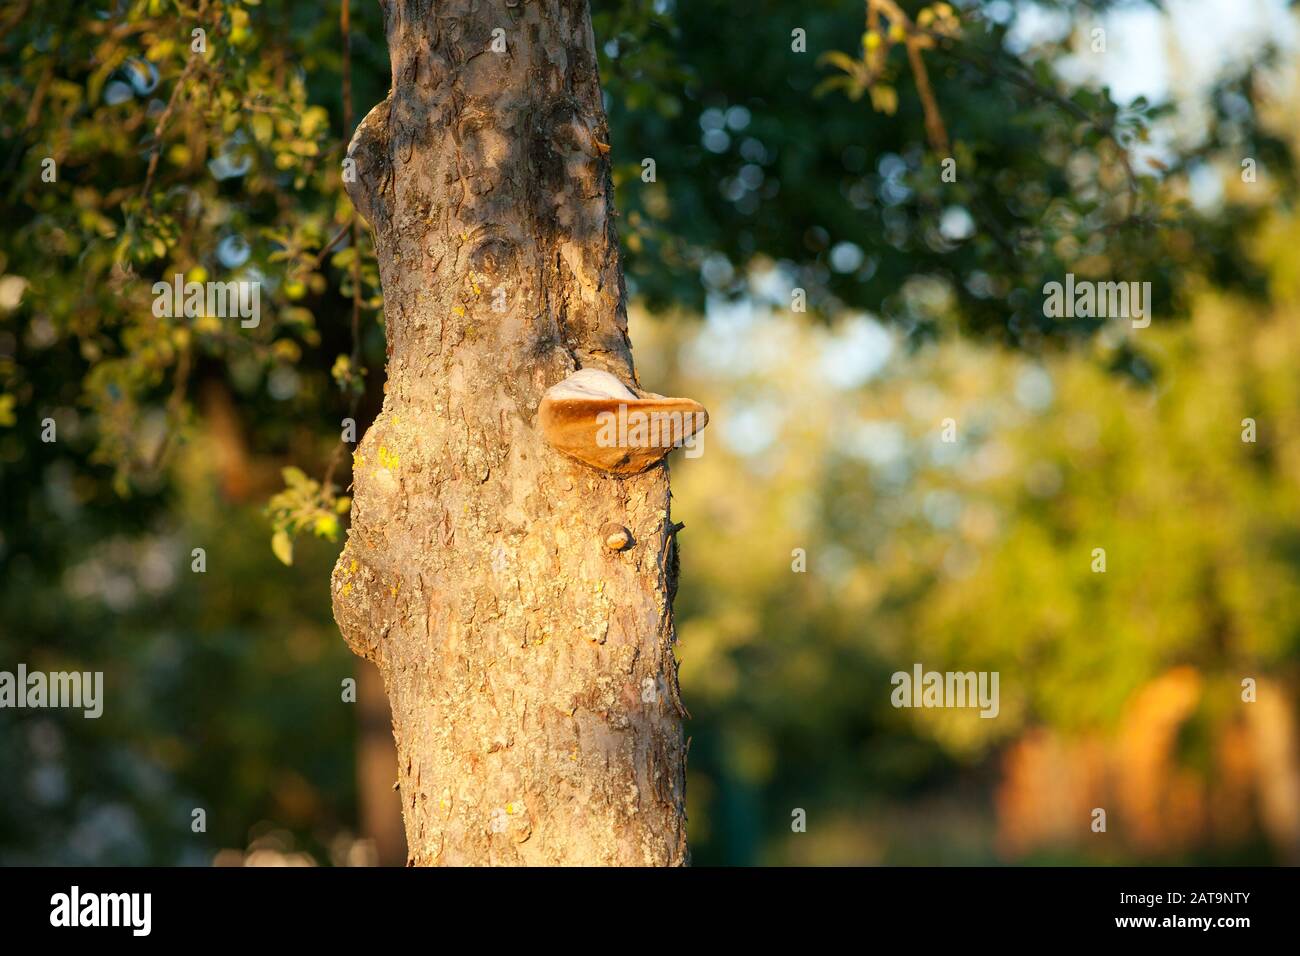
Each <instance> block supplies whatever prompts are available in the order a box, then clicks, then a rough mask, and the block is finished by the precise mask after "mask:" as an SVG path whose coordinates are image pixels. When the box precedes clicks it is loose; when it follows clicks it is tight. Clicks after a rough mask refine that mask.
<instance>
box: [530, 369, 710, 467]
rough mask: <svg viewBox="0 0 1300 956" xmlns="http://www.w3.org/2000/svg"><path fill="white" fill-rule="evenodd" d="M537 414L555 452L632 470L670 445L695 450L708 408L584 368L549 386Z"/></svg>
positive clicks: (653, 460) (689, 452)
mask: <svg viewBox="0 0 1300 956" xmlns="http://www.w3.org/2000/svg"><path fill="white" fill-rule="evenodd" d="M537 419H538V423H539V425H540V426H541V429H542V434H543V435H544V436H545V438H546V441H547V444H549V445H550V446H551V447H552V448H554V449H555V450H556V451H559V452H561V453H563V454H565V455H568V456H569V457H570V458H574V459H576V460H578V461H580V462H582V463H583V464H585V465H590V466H591V467H592V468H596V469H599V470H600V471H605V472H609V473H611V474H615V475H635V474H637V473H639V472H642V471H645V470H646V469H647V468H649V467H651V466H652V465H654V464H657V463H658V462H659V461H661V460H662V459H663V458H664V456H665V455H667V454H668V453H669V452H670V451H672V450H673V449H674V448H678V447H682V448H685V449H687V452H686V454H687V456H688V457H694V455H693V454H692V453H693V452H694V453H695V454H698V453H699V450H700V446H699V443H698V440H697V436H698V435H699V433H700V431H701V430H702V429H703V428H704V426H705V425H707V424H708V423H709V413H708V412H707V411H706V410H705V408H704V406H703V405H701V404H700V403H699V402H696V401H693V400H692V399H689V398H667V397H665V396H663V395H655V394H653V393H646V395H645V396H644V397H638V396H637V395H636V394H634V393H633V392H632V390H631V389H629V388H628V387H627V386H626V385H624V384H623V383H622V382H621V381H619V380H618V379H617V378H616V377H615V376H613V375H611V374H610V373H609V372H606V371H603V370H602V369H596V368H584V369H579V370H578V371H576V372H574V373H573V374H572V375H570V376H569V377H568V378H566V379H564V380H563V381H561V382H558V383H556V384H555V385H552V386H551V387H550V388H549V389H547V391H546V394H545V395H544V396H542V401H541V405H540V407H539V408H538V411H537Z"/></svg>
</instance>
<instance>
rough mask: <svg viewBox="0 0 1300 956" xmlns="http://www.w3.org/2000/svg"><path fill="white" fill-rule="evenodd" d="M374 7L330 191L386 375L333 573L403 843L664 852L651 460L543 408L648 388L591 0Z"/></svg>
mask: <svg viewBox="0 0 1300 956" xmlns="http://www.w3.org/2000/svg"><path fill="white" fill-rule="evenodd" d="M383 6H384V11H385V17H386V25H387V35H388V47H389V51H390V55H391V59H392V74H393V75H392V83H393V88H392V91H391V92H390V93H389V96H388V98H387V99H386V100H385V101H384V102H382V103H380V104H379V105H378V106H377V107H375V109H373V110H372V111H371V112H370V114H369V115H368V116H366V118H365V119H364V120H363V121H362V122H361V124H360V125H359V126H358V128H357V131H356V134H355V136H354V137H353V141H352V144H351V147H350V149H349V154H350V155H351V156H352V157H353V159H354V160H355V161H356V169H357V176H356V180H357V181H356V182H355V183H352V184H349V186H348V189H349V194H350V195H351V197H352V199H353V202H354V203H355V204H356V206H357V208H358V210H359V211H360V212H361V214H362V215H364V216H365V218H366V219H367V220H368V221H369V223H370V224H371V227H372V229H373V231H374V236H375V244H376V249H377V255H378V259H379V266H380V276H381V280H382V282H383V289H384V301H385V317H386V323H387V336H388V369H387V384H386V386H385V400H384V407H383V411H382V413H381V414H380V415H379V417H378V419H377V420H376V421H375V423H374V425H373V426H372V427H371V428H370V429H369V431H367V433H366V434H365V436H364V438H363V439H362V441H361V443H360V445H359V446H358V449H357V452H356V454H355V457H354V468H353V496H354V497H353V506H352V528H351V531H350V533H349V537H348V542H347V545H346V547H345V548H344V551H343V554H342V555H341V556H340V558H339V561H338V564H337V566H336V567H335V569H334V575H333V581H332V591H333V600H334V614H335V618H336V619H337V621H338V623H339V627H340V629H341V630H342V632H343V635H344V637H345V638H346V639H347V641H348V643H349V644H350V646H351V647H352V649H353V650H354V651H356V653H358V654H360V655H362V656H364V657H366V658H367V659H369V660H372V661H374V662H375V663H376V664H377V665H378V667H379V670H380V672H381V674H382V675H383V678H384V684H385V687H386V689H387V693H388V696H389V699H390V701H391V704H392V710H393V730H394V735H395V737H396V740H397V748H398V774H399V782H400V784H401V795H402V811H403V815H404V818H405V823H406V836H407V844H408V847H409V853H410V862H411V863H413V864H447V865H460V864H489V863H490V864H637V865H668V864H681V863H684V862H686V859H687V849H686V835H685V800H684V787H685V746H684V743H683V739H682V727H681V718H682V716H683V714H684V710H683V708H682V705H681V702H680V698H679V696H678V689H677V667H676V662H675V659H674V656H673V620H672V594H673V591H674V590H675V586H676V553H675V547H676V545H675V529H674V525H673V523H672V520H671V518H670V516H669V497H670V496H669V489H668V474H667V468H666V467H665V466H657V467H655V468H652V469H651V470H650V471H648V472H646V473H645V474H642V475H637V476H634V477H630V478H617V477H613V476H610V475H606V474H603V473H601V472H599V471H596V470H593V469H591V468H589V467H586V466H583V465H580V464H577V463H575V462H573V461H570V460H569V459H567V458H565V457H563V456H561V455H559V454H557V453H556V452H555V451H553V450H552V449H551V448H549V447H548V446H547V445H546V444H545V443H544V442H543V440H542V436H541V434H540V432H539V431H538V429H537V427H536V416H537V406H538V403H539V401H540V399H541V397H542V393H543V392H544V391H545V390H546V388H547V387H549V386H550V385H553V384H554V383H555V382H557V381H559V380H561V379H562V378H564V377H565V376H567V375H568V374H569V373H570V372H572V371H574V370H575V369H577V368H584V367H597V368H602V369H605V370H606V371H609V372H611V373H612V374H614V375H616V376H617V377H619V378H620V379H621V380H622V381H623V382H625V383H626V384H627V385H628V386H629V387H631V388H632V389H633V390H634V391H636V392H637V393H638V394H644V393H643V392H642V391H641V389H640V388H639V383H637V381H636V378H635V373H634V371H633V367H632V356H631V351H630V345H629V342H628V338H627V315H626V308H625V303H624V288H623V281H622V272H621V268H620V264H619V253H618V241H617V236H616V233H615V229H614V224H613V220H612V217H613V215H614V212H613V205H612V187H611V183H610V176H609V163H608V160H607V158H606V155H605V154H606V152H607V148H606V146H605V144H606V143H608V133H607V127H606V119H605V113H604V107H603V105H602V102H601V94H600V85H599V79H598V76H597V72H596V58H595V47H594V41H593V37H592V34H591V23H590V14H589V12H588V9H587V3H586V2H585V0H545V2H538V0H529V2H525V0H493V2H485V0H445V2H429V0H423V2H420V0H389V2H387V3H385V4H383ZM498 28H499V29H500V30H502V31H504V34H503V35H504V41H505V44H506V51H505V52H494V51H493V49H492V44H493V31H494V30H496V29H498ZM498 36H501V34H498ZM498 290H503V291H498ZM503 295H504V300H503ZM503 301H504V311H497V310H496V309H494V305H495V306H497V307H500V306H501V305H502V304H503ZM611 522H614V523H617V524H619V525H622V526H624V527H626V528H628V529H629V530H630V531H631V533H632V537H633V539H634V541H633V544H632V545H631V546H630V547H628V548H627V549H626V550H623V551H614V550H612V549H610V548H609V547H607V546H606V545H605V544H604V537H605V536H604V535H602V532H601V529H602V527H603V526H606V525H607V524H609V523H611Z"/></svg>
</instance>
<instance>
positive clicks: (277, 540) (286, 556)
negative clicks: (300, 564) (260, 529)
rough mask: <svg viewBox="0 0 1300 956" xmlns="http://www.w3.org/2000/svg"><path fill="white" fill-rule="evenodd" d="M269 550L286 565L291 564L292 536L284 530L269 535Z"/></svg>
mask: <svg viewBox="0 0 1300 956" xmlns="http://www.w3.org/2000/svg"><path fill="white" fill-rule="evenodd" d="M271 551H272V552H274V554H275V556H276V557H277V558H279V559H280V561H281V563H283V564H286V565H291V564H293V538H291V537H289V534H288V532H286V531H277V532H276V533H275V534H273V535H271Z"/></svg>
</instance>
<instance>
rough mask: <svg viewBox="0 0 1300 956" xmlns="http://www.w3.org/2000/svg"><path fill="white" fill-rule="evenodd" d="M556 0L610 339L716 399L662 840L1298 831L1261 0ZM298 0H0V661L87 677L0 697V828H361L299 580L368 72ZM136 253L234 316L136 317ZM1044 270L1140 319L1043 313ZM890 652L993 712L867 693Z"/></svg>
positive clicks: (1151, 837)
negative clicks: (990, 692)
mask: <svg viewBox="0 0 1300 956" xmlns="http://www.w3.org/2000/svg"><path fill="white" fill-rule="evenodd" d="M592 6H593V20H594V27H595V35H596V38H597V45H598V47H599V54H600V67H601V73H602V80H603V81H604V84H605V87H606V91H607V106H608V109H609V112H610V119H611V127H612V131H611V139H612V143H611V145H612V150H613V151H612V158H613V160H614V173H615V184H616V192H617V200H618V207H619V209H620V213H621V218H620V228H621V231H622V238H623V244H624V251H625V264H626V270H627V276H628V286H629V292H630V295H631V304H632V320H631V321H632V337H633V341H634V344H635V346H636V354H637V360H638V368H639V371H640V375H641V379H642V382H643V383H644V384H645V385H647V386H648V387H650V388H653V389H654V390H656V391H660V392H663V393H668V394H686V395H691V396H694V397H697V398H699V399H700V400H701V401H703V402H704V403H705V404H706V406H707V407H709V408H710V410H711V412H712V418H713V425H712V426H711V428H710V429H709V430H708V431H707V432H706V433H705V449H706V451H705V453H704V454H703V456H702V457H700V458H698V459H696V460H690V461H682V460H681V457H680V456H679V455H678V456H674V463H673V466H672V467H673V480H674V491H675V495H676V498H677V501H676V506H675V507H676V510H675V516H676V517H677V518H678V520H683V521H685V522H686V530H685V531H684V532H683V533H682V536H681V538H680V540H681V544H682V548H683V554H682V561H683V578H682V583H681V589H680V592H679V595H678V602H677V603H678V624H679V637H680V649H679V651H680V654H679V656H680V659H681V662H682V670H681V679H682V685H683V693H684V697H685V700H686V702H687V705H688V707H689V708H690V710H691V712H692V717H691V719H690V720H689V721H688V724H687V733H688V734H689V735H690V736H691V738H692V744H691V751H690V771H689V772H690V778H689V786H688V792H689V801H690V806H689V812H690V823H691V834H692V846H693V853H694V856H695V859H696V861H697V862H699V863H727V864H755V863H775V864H785V863H811V864H828V863H987V862H1051V863H1056V862H1082V863H1240V862H1257V863H1280V862H1289V863H1296V862H1300V731H1298V730H1297V723H1296V722H1297V717H1298V715H1297V708H1296V701H1297V694H1296V691H1297V687H1298V686H1300V601H1298V600H1297V598H1298V597H1300V499H1298V498H1297V495H1296V494H1295V488H1296V484H1297V479H1298V478H1300V376H1298V375H1297V373H1296V370H1297V368H1300V259H1298V258H1297V256H1296V254H1295V249H1296V248H1297V247H1298V246H1300V215H1297V211H1296V209H1295V199H1296V195H1297V186H1296V180H1295V161H1296V158H1297V156H1300V75H1298V73H1297V70H1296V63H1297V60H1296V49H1297V32H1298V27H1297V20H1296V14H1295V12H1294V10H1292V9H1291V7H1292V5H1291V4H1288V3H1286V2H1284V0H1240V2H1226V0H1224V2H1220V0H1185V2H1173V0H1171V2H1168V3H1146V2H1134V3H1125V2H1117V3H1112V2H1090V3H1085V2H1071V0H1057V2H1050V0H1044V2H1037V3H1034V2H1011V0H968V2H964V3H960V2H959V3H952V4H935V3H920V2H916V3H903V4H902V7H903V9H904V10H906V11H907V13H908V15H909V17H910V18H911V19H910V21H909V22H910V23H911V24H912V25H913V28H914V32H913V33H912V34H906V33H904V34H899V33H898V32H896V31H891V29H890V27H891V25H890V24H889V22H888V20H887V19H885V20H884V21H881V20H879V18H878V17H877V19H876V20H875V21H873V19H872V18H871V14H870V13H869V10H870V9H871V8H872V7H873V6H875V5H874V4H870V3H869V4H867V5H866V8H865V9H864V5H863V4H860V3H850V2H843V0H811V2H805V3H800V4H792V3H789V2H777V0H771V2H767V0H745V2H742V0H695V2H692V3H691V4H680V3H674V2H672V0H596V2H593V4H592ZM927 11H928V14H927ZM340 13H341V9H340V3H339V2H338V0H332V2H329V3H325V4H307V3H302V2H289V0H262V2H260V3H258V2H248V0H244V2H239V0H197V2H192V3H191V2H176V0H134V2H132V0H99V2H97V3H89V4H88V3H85V2H80V0H76V2H74V0H49V2H44V3H33V2H29V0H16V2H14V3H12V4H10V5H9V6H7V7H6V9H5V10H4V11H3V12H2V13H0V63H2V64H3V72H2V73H0V164H3V166H4V169H5V176H4V178H3V181H0V192H3V195H4V211H5V229H4V236H3V239H2V240H0V670H13V669H14V668H15V667H16V666H17V664H18V663H19V662H22V663H26V664H27V666H28V667H29V668H31V669H40V670H48V671H56V670H68V669H78V670H102V671H104V673H105V684H106V697H107V703H106V706H105V708H104V715H103V717H102V718H100V719H98V720H84V719H82V718H81V717H80V714H79V713H78V712H75V711H53V710H49V711H14V710H3V711H0V863H10V864H12V863H31V862H68V863H118V864H144V863H154V864H194V865H208V864H211V863H219V864H241V863H247V864H261V863H267V864H308V865H310V864H324V865H328V864H335V865H356V864H367V863H375V862H400V861H401V860H402V859H403V849H402V846H401V833H400V821H398V820H397V806H398V803H397V798H396V795H395V794H394V793H393V792H392V782H393V779H394V776H395V775H394V773H393V767H392V754H391V740H390V735H389V730H388V726H387V717H386V711H385V704H384V701H383V695H382V690H381V688H379V687H378V686H377V681H376V680H375V678H374V675H373V673H371V672H369V671H368V669H366V668H368V665H364V664H362V663H361V662H358V661H356V660H355V659H354V658H352V656H351V655H350V654H349V652H348V651H347V649H346V648H345V647H344V645H343V642H342V641H341V639H339V637H338V634H337V631H336V630H335V628H334V626H333V623H332V620H331V618H330V612H329V599H328V569H329V567H330V565H331V563H332V561H333V558H334V555H335V554H336V548H337V543H336V542H337V539H338V537H339V532H340V531H341V530H342V527H343V526H344V525H345V524H346V513H347V497H346V489H347V481H348V479H347V465H348V461H347V459H348V456H347V455H346V454H345V453H341V451H340V450H341V449H342V448H343V446H341V445H340V443H339V434H340V429H341V427H342V419H343V418H344V417H346V416H349V415H351V414H355V417H356V419H357V421H358V434H360V432H361V431H362V430H364V427H365V425H366V423H367V422H368V420H369V418H370V417H371V416H373V414H374V413H375V411H376V410H377V408H378V404H379V401H380V397H381V390H382V381H383V358H384V339H383V311H382V300H381V298H380V296H379V294H378V289H377V287H376V280H375V269H374V263H373V258H372V256H371V252H370V249H369V244H368V241H367V240H366V238H365V235H364V230H363V231H362V232H361V234H360V237H359V242H357V243H354V242H353V241H352V233H351V224H352V212H351V207H350V205H349V204H348V202H347V200H346V198H345V197H344V196H343V194H342V191H341V180H340V163H341V160H342V158H343V150H344V147H345V142H346V134H347V132H348V129H349V123H348V122H347V120H348V119H349V117H350V119H351V120H352V122H353V123H355V121H356V119H357V118H358V117H360V116H362V115H364V113H365V112H366V110H368V109H369V107H370V106H371V105H372V104H374V103H375V102H377V101H378V100H379V99H380V98H381V97H382V96H383V94H384V92H385V89H386V86H387V77H388V72H389V68H388V63H387V55H386V50H385V47H384V42H383V35H382V25H381V21H380V16H379V10H378V5H377V4H371V3H368V2H361V3H358V2H355V0H354V2H352V3H350V5H349V21H350V30H349V39H350V54H349V55H348V56H347V57H346V58H345V56H344V49H345V42H344V36H343V33H342V30H341V27H340V21H341V17H340ZM945 23H947V24H948V26H944V27H943V29H939V26H943V25H944V24H945ZM1207 24H1210V25H1212V27H1213V28H1212V29H1207ZM936 25H938V26H936ZM932 28H933V30H932ZM195 30H201V31H202V39H203V43H202V44H201V45H202V47H203V49H202V50H201V51H196V48H195V44H196V35H195V33H194V31H195ZM1098 30H1100V31H1101V34H1100V36H1101V41H1102V42H1101V43H1100V48H1099V46H1098V34H1097V32H1096V31H1098ZM796 31H802V33H803V35H804V41H803V42H804V47H805V48H804V50H798V49H796V47H797V46H798V39H797V36H796ZM909 35H910V36H913V37H921V36H925V37H927V38H929V40H930V41H931V42H930V44H929V45H927V46H925V48H924V49H923V50H922V51H921V56H922V62H923V64H924V65H925V67H926V75H927V79H928V83H929V84H930V85H931V86H932V87H933V101H934V105H935V107H936V108H937V111H938V114H939V118H940V122H941V123H942V133H943V140H944V141H946V142H941V143H936V142H935V139H936V135H935V130H934V126H933V122H932V121H931V122H927V109H926V103H925V97H924V96H923V94H922V92H921V89H920V88H919V87H918V84H917V82H916V77H915V75H914V73H913V72H912V66H911V65H910V62H909V57H908V55H907V51H906V49H905V47H906V46H907V45H908V40H907V37H908V36H909ZM873 36H874V37H875V39H872V37H873ZM345 63H346V66H345ZM345 74H346V75H347V76H348V78H349V83H347V84H345V83H344V75H345ZM836 81H839V82H836ZM345 90H346V92H345ZM932 119H933V118H932V117H931V120H932ZM938 145H947V146H949V148H950V154H949V156H942V155H939V152H937V151H936V146H938ZM949 157H951V158H952V159H954V160H955V167H954V168H955V170H956V178H955V181H954V182H947V181H945V180H944V178H943V176H942V169H943V164H942V161H943V160H944V159H946V158H949ZM646 158H652V159H654V161H655V177H654V179H653V181H646V179H645V178H644V177H643V170H644V169H645V166H644V162H643V161H644V159H646ZM47 160H52V161H53V167H52V168H53V169H54V170H56V174H55V178H54V179H53V181H50V180H49V179H48V174H47V173H46V171H47V169H49V168H50V167H49V165H48V164H47V162H46V161H47ZM1247 161H1249V162H1247ZM43 174H45V175H43ZM177 272H179V273H183V274H184V275H185V276H186V277H187V278H189V279H196V280H199V281H202V280H203V279H207V278H215V279H220V280H222V281H225V280H228V279H235V278H243V279H249V280H256V281H259V282H260V283H261V284H262V321H261V323H260V324H259V325H258V327H257V328H255V329H240V328H238V326H237V324H234V323H231V322H229V321H223V320H220V319H218V318H216V317H213V316H198V317H185V316H178V317H174V318H170V317H159V316H155V315H154V314H153V310H152V308H151V301H152V294H151V288H152V284H153V282H154V281H157V280H158V279H160V278H170V277H171V276H172V275H173V274H175V273H177ZM1067 272H1073V273H1075V274H1077V275H1078V276H1080V277H1081V278H1095V279H1101V280H1106V279H1116V280H1123V281H1148V282H1151V283H1152V287H1153V291H1154V296H1155V308H1154V316H1155V317H1154V321H1153V322H1152V325H1151V327H1150V328H1147V329H1141V330H1136V329H1132V328H1131V327H1129V325H1128V323H1126V322H1122V321H1121V322H1116V321H1110V322H1106V321H1102V320H1059V319H1050V318H1047V317H1045V316H1044V315H1043V309H1042V295H1041V290H1042V287H1043V284H1044V283H1045V282H1047V281H1060V280H1062V279H1063V277H1064V275H1065V273H1067ZM796 290H802V293H803V295H802V302H803V303H806V308H802V309H801V308H799V307H798V305H797V304H796V303H797V302H799V301H800V299H799V297H798V296H796ZM354 327H355V334H354ZM47 419H53V420H54V422H55V423H56V425H57V439H58V440H57V441H56V442H53V443H48V442H44V441H42V440H41V433H42V430H43V427H44V422H45V421H46V420H47ZM946 419H951V420H952V421H953V422H954V424H955V433H956V436H957V440H956V441H955V442H951V443H950V442H945V441H943V440H942V437H941V429H942V423H943V422H944V421H945V420H946ZM1245 419H1251V420H1253V422H1254V423H1255V430H1256V435H1255V438H1256V440H1255V441H1243V429H1244V428H1245V427H1246V426H1245V424H1244V420H1245ZM344 451H345V449H344ZM273 533H279V534H280V535H281V536H283V539H284V540H286V541H288V542H290V545H291V547H290V549H289V551H290V553H286V551H285V547H284V546H283V545H280V546H278V553H273V551H272V547H271V541H272V534H273ZM295 542H296V543H295ZM195 548H202V549H203V554H204V562H205V569H204V570H203V572H202V573H198V572H196V571H195V570H194V561H195V558H194V549H195ZM1098 548H1103V549H1105V555H1106V570H1105V572H1104V573H1098V572H1096V571H1094V566H1095V561H1096V558H1095V549H1098ZM800 553H802V556H803V557H802V561H803V566H804V567H805V570H802V571H799V570H795V568H796V567H798V566H800V565H799V561H798V559H797V555H799V554H800ZM290 557H291V561H292V563H290V564H286V563H285V558H290ZM915 662H922V663H923V664H924V666H925V667H926V668H927V669H930V670H940V671H943V670H961V671H967V670H996V671H998V672H999V673H1000V675H1001V682H1000V689H1001V710H1000V714H999V716H998V718H997V719H995V720H982V719H980V718H979V717H978V716H977V715H976V713H975V712H973V711H960V710H896V709H894V708H893V707H892V706H891V705H890V691H891V685H890V675H891V674H893V673H894V672H896V671H899V670H904V671H910V669H911V667H912V665H913V664H914V663H915ZM1245 678H1251V679H1253V680H1255V681H1256V683H1257V699H1256V701H1255V702H1253V703H1245V702H1243V701H1242V697H1241V682H1242V680H1243V679H1245ZM349 680H355V681H356V682H357V687H356V696H355V701H354V700H352V699H349V697H348V695H347V693H346V689H347V687H346V682H347V681H349ZM1096 807H1102V808H1106V810H1107V813H1108V830H1107V832H1106V833H1105V834H1099V833H1094V832H1092V830H1091V829H1090V823H1091V822H1092V817H1091V814H1092V810H1093V808H1096ZM195 809H203V810H204V811H205V814H206V829H205V830H203V831H202V832H195V831H194V829H193V828H192V821H193V819H194V817H193V813H194V810H195ZM796 809H802V810H804V811H806V814H807V821H808V822H807V831H806V832H792V829H791V820H792V813H793V812H794V811H795V810H796Z"/></svg>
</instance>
